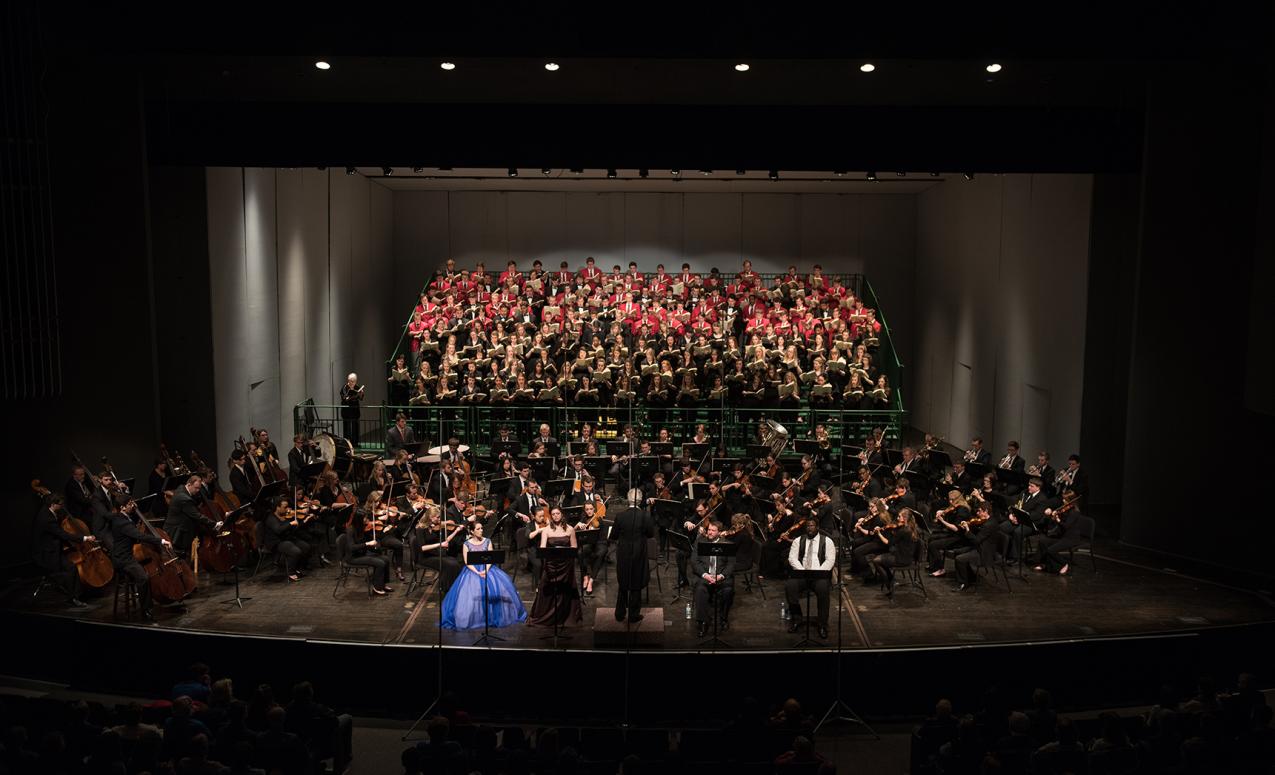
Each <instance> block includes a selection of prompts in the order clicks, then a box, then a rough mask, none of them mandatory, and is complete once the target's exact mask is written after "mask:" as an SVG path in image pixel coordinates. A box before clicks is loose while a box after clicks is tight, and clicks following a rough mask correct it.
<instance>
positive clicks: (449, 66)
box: [439, 62, 456, 70]
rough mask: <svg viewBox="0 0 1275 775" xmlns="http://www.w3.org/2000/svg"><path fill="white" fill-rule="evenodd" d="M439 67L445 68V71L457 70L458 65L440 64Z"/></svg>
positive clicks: (451, 63) (453, 63) (450, 63)
mask: <svg viewBox="0 0 1275 775" xmlns="http://www.w3.org/2000/svg"><path fill="white" fill-rule="evenodd" d="M439 67H441V68H443V69H444V70H455V69H456V63H455V62H443V63H441V64H439Z"/></svg>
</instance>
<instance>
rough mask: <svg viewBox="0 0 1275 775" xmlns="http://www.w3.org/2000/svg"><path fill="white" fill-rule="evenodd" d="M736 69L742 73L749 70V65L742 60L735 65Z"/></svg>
mask: <svg viewBox="0 0 1275 775" xmlns="http://www.w3.org/2000/svg"><path fill="white" fill-rule="evenodd" d="M735 69H736V70H738V71H739V72H741V73H746V72H748V65H747V63H745V62H740V63H739V64H737V65H735Z"/></svg>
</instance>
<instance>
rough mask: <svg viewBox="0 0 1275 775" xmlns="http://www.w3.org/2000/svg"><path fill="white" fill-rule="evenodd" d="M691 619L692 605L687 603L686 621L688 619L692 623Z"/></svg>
mask: <svg viewBox="0 0 1275 775" xmlns="http://www.w3.org/2000/svg"><path fill="white" fill-rule="evenodd" d="M690 618H691V604H690V603H687V604H686V619H687V621H690Z"/></svg>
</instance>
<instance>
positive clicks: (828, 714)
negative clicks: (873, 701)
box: [807, 592, 881, 740]
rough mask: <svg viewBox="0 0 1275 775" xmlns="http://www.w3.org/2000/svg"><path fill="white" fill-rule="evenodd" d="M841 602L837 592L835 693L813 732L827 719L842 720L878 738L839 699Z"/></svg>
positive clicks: (877, 738) (852, 710) (879, 737)
mask: <svg viewBox="0 0 1275 775" xmlns="http://www.w3.org/2000/svg"><path fill="white" fill-rule="evenodd" d="M847 600H848V599H847ZM843 602H846V601H843V600H842V599H841V592H838V593H837V648H836V651H835V652H834V653H835V654H836V660H837V671H836V673H837V677H836V679H835V681H836V683H835V691H836V695H835V696H834V697H833V700H832V704H831V705H829V706H828V710H826V711H824V714H823V717H822V718H820V719H819V723H818V724H815V733H816V734H817V733H818V732H819V729H820V728H821V727H822V726H823V725H824V724H827V723H828V722H829V721H843V722H846V723H849V724H858V725H860V726H862V727H863V728H864V729H866V730H868V731H869V732H871V733H872V737H873V739H874V740H880V739H881V736H880V735H878V734H877V732H876V730H875V729H873V728H872V727H871V726H870V725H869V724H868V722H866V721H864V720H863V719H862V718H861V717H860V716H859V714H858V713H855V712H854V708H851V707H850V706H849V705H847V704H846V702H845V700H843V699H841V649H842V640H841V608H842V603H843ZM807 635H809V632H807Z"/></svg>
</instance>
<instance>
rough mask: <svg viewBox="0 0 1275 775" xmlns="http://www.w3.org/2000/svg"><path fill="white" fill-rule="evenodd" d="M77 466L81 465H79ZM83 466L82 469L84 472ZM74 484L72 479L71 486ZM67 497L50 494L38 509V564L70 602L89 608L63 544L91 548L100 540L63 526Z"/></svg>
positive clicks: (72, 604) (77, 574) (33, 530)
mask: <svg viewBox="0 0 1275 775" xmlns="http://www.w3.org/2000/svg"><path fill="white" fill-rule="evenodd" d="M77 468H80V467H79V466H77ZM83 470H84V469H83V468H80V471H81V472H83ZM69 487H70V484H69V483H68V488H69ZM65 502H66V499H65V498H64V497H63V496H61V495H57V494H53V495H46V496H45V498H44V506H43V507H42V508H41V509H40V510H39V511H38V512H36V515H35V525H34V527H33V529H32V531H31V532H32V534H33V535H35V557H34V561H35V564H36V565H37V566H38V567H39V568H40V570H42V571H44V574H45V576H46V577H47V578H48V579H49V581H50V582H51V583H52V584H53V585H55V586H56V587H57V588H58V589H60V590H62V593H63V594H65V595H66V599H67V602H68V603H69V604H70V605H71V606H72V607H74V608H87V607H88V605H87V604H86V603H84V602H83V601H82V600H80V574H79V571H77V570H76V568H75V566H74V565H73V564H72V563H71V560H70V559H68V558H67V556H66V553H65V552H64V551H63V547H70V546H77V547H78V546H82V547H84V548H88V547H90V546H92V545H93V543H95V542H96V541H97V538H95V537H94V536H91V535H86V536H78V535H72V534H71V533H68V532H66V531H65V530H63V529H62V516H63V511H64V508H63V504H64V503H65Z"/></svg>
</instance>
